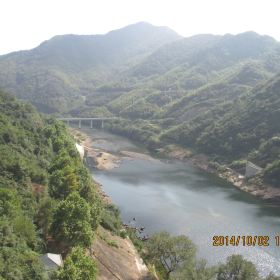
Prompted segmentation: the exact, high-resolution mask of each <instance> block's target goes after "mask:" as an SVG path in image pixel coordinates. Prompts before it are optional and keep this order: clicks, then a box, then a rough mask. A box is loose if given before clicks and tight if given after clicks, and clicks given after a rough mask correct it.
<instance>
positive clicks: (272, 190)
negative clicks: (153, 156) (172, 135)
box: [160, 144, 280, 202]
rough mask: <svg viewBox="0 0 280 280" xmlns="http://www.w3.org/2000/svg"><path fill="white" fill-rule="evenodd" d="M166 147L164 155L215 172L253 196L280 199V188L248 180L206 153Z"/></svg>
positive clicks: (265, 199) (175, 146)
mask: <svg viewBox="0 0 280 280" xmlns="http://www.w3.org/2000/svg"><path fill="white" fill-rule="evenodd" d="M166 147H169V148H168V149H167V151H166V150H165V149H164V148H162V149H160V153H161V154H162V155H164V156H167V157H170V158H173V159H174V158H175V159H177V160H180V161H182V162H187V163H190V164H192V165H193V166H196V167H197V168H199V169H201V170H203V171H205V172H207V173H210V174H214V175H215V176H217V177H219V178H221V179H223V180H225V181H226V182H228V183H230V184H232V185H233V186H234V187H235V188H238V189H239V190H241V191H244V192H246V193H249V194H251V195H252V196H255V197H258V198H261V199H262V200H264V201H270V202H279V201H280V189H279V188H276V187H272V186H269V185H266V184H264V183H261V185H259V184H256V183H251V182H248V181H247V180H246V178H245V177H244V175H243V174H240V173H238V172H236V171H235V170H233V169H231V168H229V167H228V166H221V165H219V164H218V163H216V162H210V161H209V157H208V156H206V155H204V154H192V152H191V151H190V150H188V149H185V148H182V147H179V146H177V145H173V144H172V145H167V146H166ZM170 147H171V148H170ZM213 165H218V168H220V169H221V170H218V169H217V167H214V166H213ZM256 177H257V176H256Z"/></svg>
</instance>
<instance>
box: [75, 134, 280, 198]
mask: <svg viewBox="0 0 280 280" xmlns="http://www.w3.org/2000/svg"><path fill="white" fill-rule="evenodd" d="M72 133H75V134H76V137H77V134H79V135H80V141H81V145H82V146H83V147H85V148H86V149H87V148H89V147H92V146H93V142H92V139H91V137H90V136H89V135H87V134H86V133H85V132H81V131H79V130H75V129H73V131H72ZM88 151H89V152H88V158H89V159H90V160H89V165H90V166H92V167H93V168H96V169H99V170H109V169H112V168H116V167H118V166H119V163H120V161H121V156H125V157H128V158H132V159H133V158H140V159H145V160H157V159H154V158H152V157H151V156H149V155H146V154H140V153H136V152H131V151H122V152H121V154H120V156H116V155H113V154H110V153H108V152H106V151H100V150H99V149H94V148H91V149H88ZM155 152H156V154H157V155H159V156H161V157H164V158H169V159H176V160H179V161H182V162H186V163H190V164H192V165H194V166H196V167H198V168H199V169H201V170H203V171H205V172H208V173H211V174H214V175H216V176H218V177H219V178H221V179H223V180H225V181H227V182H228V183H230V184H232V185H233V186H234V187H236V188H238V189H240V190H242V191H244V192H247V193H249V194H251V195H253V196H256V197H259V198H261V199H264V200H267V201H280V189H279V188H275V187H272V186H269V185H266V184H264V183H263V182H262V181H261V180H256V179H255V180H254V178H253V179H251V180H250V181H249V180H247V179H246V178H245V177H244V174H240V173H238V172H236V171H235V170H233V169H231V168H229V167H228V166H225V165H220V164H218V163H216V162H212V161H211V160H209V158H208V157H207V156H206V155H204V154H194V153H193V152H192V151H191V150H189V149H186V148H183V147H180V146H178V145H175V144H172V145H166V146H165V147H163V148H161V149H157V150H156V151H155ZM91 162H92V164H91ZM256 178H258V177H256Z"/></svg>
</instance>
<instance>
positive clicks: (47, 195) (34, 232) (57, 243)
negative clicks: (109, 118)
mask: <svg viewBox="0 0 280 280" xmlns="http://www.w3.org/2000/svg"><path fill="white" fill-rule="evenodd" d="M0 107H1V111H0V124H1V125H0V155H1V156H0V217H1V218H0V247H1V250H0V279H6V280H12V279H22V280H29V279H37V280H39V279H49V278H47V276H46V274H45V272H44V270H43V267H42V264H41V263H40V261H39V255H40V254H43V253H46V252H49V250H50V251H51V252H57V253H62V254H63V255H64V256H65V255H68V256H69V257H67V258H68V260H67V259H66V261H65V265H64V268H63V269H60V270H59V272H58V274H57V276H56V278H55V279H60V280H62V279H66V278H65V277H67V273H66V274H65V270H67V269H69V265H70V266H71V272H72V273H75V275H76V277H78V278H79V277H81V275H80V273H81V271H80V270H79V268H78V266H79V265H81V263H82V264H83V266H86V267H87V271H83V273H84V274H83V275H86V277H88V278H86V279H95V278H94V275H95V274H96V265H95V263H94V262H93V261H92V260H91V259H90V258H89V257H87V256H86V255H85V248H88V247H89V246H90V245H91V242H92V239H93V234H94V231H95V230H96V228H97V225H98V222H99V217H100V213H101V208H102V207H101V206H102V205H101V201H100V199H99V196H98V194H97V192H96V189H95V186H94V185H93V182H92V180H91V176H90V175H89V174H88V171H87V169H86V168H85V167H84V166H83V164H82V162H81V159H80V157H79V155H78V153H77V151H76V148H75V145H74V141H73V139H72V138H71V137H70V136H69V134H68V133H67V131H66V128H65V126H64V125H62V124H59V123H58V122H56V121H54V120H52V119H44V118H42V117H41V116H40V115H39V114H38V113H37V112H36V111H35V110H34V109H33V107H32V106H31V105H29V104H23V103H20V102H18V101H16V100H15V99H14V98H13V97H11V96H9V95H8V94H5V93H2V92H0ZM73 254H74V256H75V260H74V262H72V261H71V257H72V256H73ZM83 270H84V269H83ZM85 273H86V274H85ZM68 275H69V273H68ZM88 275H90V276H88ZM78 278H77V279H78ZM67 279H68V278H67ZM79 279H82V278H79Z"/></svg>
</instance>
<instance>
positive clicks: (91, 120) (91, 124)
mask: <svg viewBox="0 0 280 280" xmlns="http://www.w3.org/2000/svg"><path fill="white" fill-rule="evenodd" d="M90 128H92V120H90Z"/></svg>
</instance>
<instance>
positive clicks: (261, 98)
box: [162, 75, 280, 183]
mask: <svg viewBox="0 0 280 280" xmlns="http://www.w3.org/2000/svg"><path fill="white" fill-rule="evenodd" d="M279 120H280V76H279V75H277V76H276V77H274V78H273V79H271V80H270V81H269V82H267V83H265V84H264V85H262V86H257V87H256V88H254V89H253V90H252V91H251V92H250V93H249V94H247V95H243V96H242V97H240V98H238V99H235V100H234V101H232V102H229V103H225V104H224V105H220V106H216V107H215V108H214V109H212V110H210V111H208V112H206V113H205V114H202V115H200V116H199V117H196V118H194V119H193V120H192V121H190V122H184V123H182V124H180V125H179V126H177V127H176V128H172V129H170V131H168V132H167V133H165V134H164V135H163V136H162V139H168V138H169V140H170V139H172V141H175V142H178V143H181V144H182V145H185V146H192V147H196V148H197V149H198V150H199V151H203V152H204V153H206V154H209V155H216V156H218V157H220V159H222V160H225V161H226V162H230V161H233V160H237V159H239V160H240V159H250V160H253V161H254V162H256V163H257V164H259V165H260V166H262V167H264V168H267V169H266V174H268V173H269V174H270V176H267V177H270V178H269V180H270V181H274V182H275V183H276V180H279V178H280V177H279V176H280V165H279V162H280V144H279V143H280V123H279ZM272 171H273V172H272ZM272 173H273V174H272Z"/></svg>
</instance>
